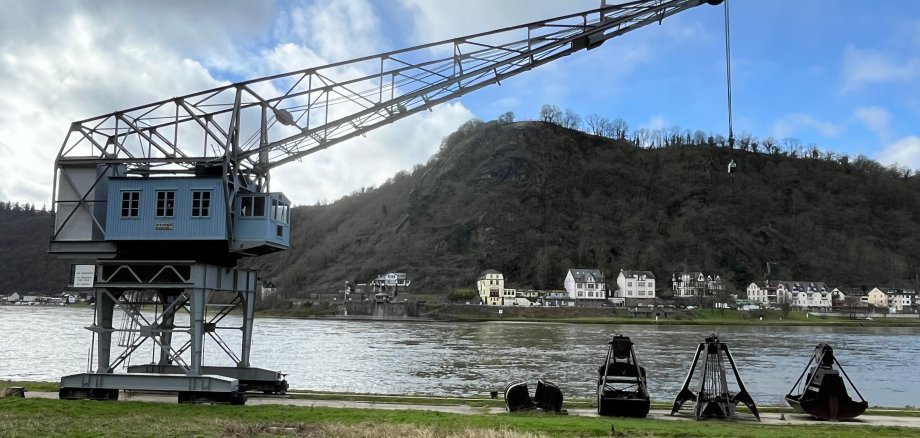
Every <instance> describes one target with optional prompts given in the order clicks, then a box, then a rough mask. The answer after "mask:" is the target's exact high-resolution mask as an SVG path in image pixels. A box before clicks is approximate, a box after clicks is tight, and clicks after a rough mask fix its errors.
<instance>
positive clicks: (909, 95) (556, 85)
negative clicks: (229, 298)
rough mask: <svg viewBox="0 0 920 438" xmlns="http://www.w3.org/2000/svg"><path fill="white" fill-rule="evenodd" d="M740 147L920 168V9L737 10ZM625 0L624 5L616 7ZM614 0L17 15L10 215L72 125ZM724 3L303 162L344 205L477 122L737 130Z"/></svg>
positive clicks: (307, 189)
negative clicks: (553, 118) (758, 142)
mask: <svg viewBox="0 0 920 438" xmlns="http://www.w3.org/2000/svg"><path fill="white" fill-rule="evenodd" d="M730 1H731V3H730V10H731V46H732V47H731V48H732V56H731V65H732V81H733V89H732V93H733V118H734V125H733V126H734V132H735V134H736V136H739V135H741V134H745V133H747V134H751V135H754V136H756V137H759V138H765V137H770V136H772V137H775V138H777V139H783V138H787V137H794V138H798V139H799V140H801V142H802V143H803V144H805V145H808V144H816V145H818V146H819V147H820V148H821V149H822V150H829V151H833V152H835V153H837V154H847V155H849V156H851V157H855V156H857V155H859V154H863V155H865V156H867V157H869V158H872V159H875V160H877V161H879V162H881V163H882V164H885V165H891V164H898V165H900V166H907V167H910V168H912V169H916V170H920V2H918V1H916V0H886V1H879V2H866V1H856V0H808V1H802V0H769V1H766V0H761V1H755V0H730ZM610 3H616V1H615V0H611V1H610ZM599 5H600V3H599V0H594V1H583V0H572V1H565V2H563V1H551V0H503V1H501V2H495V1H492V0H464V1H448V0H333V1H330V0H325V1H324V0H317V1H312V0H300V1H297V0H292V1H280V0H279V1H277V2H271V1H268V0H260V1H255V0H251V1H249V0H234V1H222V0H202V1H179V0H165V1H157V2H129V1H109V2H103V1H71V2H36V1H32V0H5V1H4V2H3V4H2V9H3V13H2V14H0V174H2V175H3V176H4V177H5V178H4V181H3V182H2V183H0V200H9V201H17V202H20V203H25V202H29V203H34V204H36V205H37V206H40V205H47V206H48V207H49V208H50V202H51V199H52V190H53V188H52V178H53V171H54V159H55V157H56V155H57V153H58V151H59V149H60V147H61V143H62V141H63V140H64V137H65V135H66V133H67V130H68V128H69V126H70V123H71V122H73V121H76V120H82V119H86V118H90V117H93V116H97V115H101V114H106V113H110V112H113V111H116V110H119V109H126V108H130V107H133V106H138V105H143V104H146V103H150V102H154V101H159V100H163V99H167V98H170V97H174V96H179V95H183V94H188V93H192V92H196V91H200V90H204V89H208V88H212V87H215V86H220V85H225V84H229V83H233V82H238V81H241V80H245V79H251V78H257V77H262V76H267V75H271V74H277V73H283V72H287V71H292V70H299V69H304V68H308V67H315V66H319V65H324V64H327V63H332V62H338V61H345V60H349V59H353V58H357V57H360V56H365V55H373V54H375V53H381V52H385V51H391V50H397V49H400V48H404V47H410V46H414V45H419V44H424V43H428V42H433V41H437V40H442V39H449V38H455V37H460V36H464V35H468V34H472V33H477V32H483V31H488V30H492V29H496V28H499V27H503V26H510V25H516V24H522V23H527V22H530V21H535V20H542V19H548V18H551V17H555V16H559V15H563V14H568V13H574V12H579V11H582V10H587V9H592V8H596V7H598V6H599ZM724 44H725V42H724V25H723V7H722V6H717V7H716V6H708V5H703V6H700V7H697V8H694V9H691V10H689V11H685V12H682V13H680V14H678V15H675V16H672V17H670V18H668V19H666V20H664V22H663V23H661V24H660V25H659V24H653V25H650V26H646V27H644V28H642V29H639V30H636V31H634V32H631V33H629V34H626V35H623V36H620V37H617V38H614V39H611V40H609V41H607V42H606V43H604V44H603V45H602V46H601V47H599V48H597V49H594V50H590V51H582V52H579V53H577V54H575V55H572V56H569V57H566V58H563V59H561V60H558V61H554V62H552V63H550V64H548V65H545V66H541V67H539V68H537V69H534V70H532V71H529V72H525V73H523V74H521V75H519V76H516V77H514V78H511V79H509V80H505V81H502V84H501V86H497V85H493V86H490V87H487V88H484V89H482V90H479V91H476V92H474V93H471V94H469V95H467V96H464V97H462V98H460V99H456V100H453V101H451V102H449V103H446V104H442V105H440V106H437V107H435V108H434V109H433V111H431V112H424V113H419V114H416V115H414V116H411V117H408V118H406V119H403V120H401V121H398V122H396V123H394V124H391V125H387V126H386V127H383V128H380V129H377V130H375V131H373V132H371V133H369V134H368V135H367V136H366V137H359V138H356V139H353V140H349V141H347V142H345V143H341V144H338V145H336V146H334V147H332V148H330V149H327V150H325V151H322V152H320V153H317V154H313V155H310V156H308V157H306V158H304V159H303V160H302V161H300V162H292V163H288V164H286V165H284V166H281V167H279V168H277V169H275V170H274V171H273V173H272V190H273V191H283V192H284V193H285V194H286V195H287V196H288V197H289V198H290V199H291V200H292V201H293V202H294V203H295V204H297V205H309V204H314V203H318V202H319V203H325V202H332V201H334V200H336V199H338V198H340V197H342V196H344V195H348V194H350V193H353V192H356V191H360V190H361V188H362V187H372V186H379V185H380V184H382V183H384V182H385V181H386V180H387V179H388V178H390V177H392V176H393V175H395V174H396V173H397V172H399V171H401V170H411V169H412V167H413V166H415V165H417V164H420V163H422V164H423V163H425V162H427V161H428V159H429V158H430V157H431V155H432V154H434V153H435V152H436V151H437V150H438V148H439V146H440V143H441V140H442V139H443V138H444V137H445V136H447V135H448V134H450V133H451V132H453V131H454V130H455V129H456V128H457V127H458V126H460V125H461V124H463V123H464V122H466V121H468V120H470V119H473V118H477V119H480V120H484V121H488V120H493V119H496V118H497V117H498V116H499V115H501V114H503V113H505V112H508V111H511V112H513V113H514V114H515V118H516V120H534V119H537V118H538V116H539V111H540V107H541V106H542V105H544V104H552V105H557V106H559V107H560V108H562V109H571V110H573V111H575V112H576V113H578V114H580V115H581V116H582V117H587V116H589V115H592V114H596V115H599V116H603V117H608V118H610V119H614V118H621V119H623V120H625V121H626V122H627V123H628V124H629V127H630V129H631V130H636V129H639V128H649V129H652V128H670V127H672V126H679V127H680V128H682V129H691V130H694V131H695V130H702V131H705V132H711V133H716V134H727V132H728V122H727V109H726V108H727V105H726V80H725V46H724Z"/></svg>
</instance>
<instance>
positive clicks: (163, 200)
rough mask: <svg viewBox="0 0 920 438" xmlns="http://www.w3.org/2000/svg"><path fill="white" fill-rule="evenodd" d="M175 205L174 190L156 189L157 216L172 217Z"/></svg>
mask: <svg viewBox="0 0 920 438" xmlns="http://www.w3.org/2000/svg"><path fill="white" fill-rule="evenodd" d="M175 207H176V192H175V191H174V190H157V217H173V216H174V215H175Z"/></svg>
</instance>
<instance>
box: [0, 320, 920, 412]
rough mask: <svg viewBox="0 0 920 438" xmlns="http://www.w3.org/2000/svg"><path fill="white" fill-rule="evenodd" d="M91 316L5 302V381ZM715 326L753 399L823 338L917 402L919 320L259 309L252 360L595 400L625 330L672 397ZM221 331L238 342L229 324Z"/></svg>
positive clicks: (407, 385)
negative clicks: (651, 321) (752, 322)
mask: <svg viewBox="0 0 920 438" xmlns="http://www.w3.org/2000/svg"><path fill="white" fill-rule="evenodd" d="M116 315H117V313H116ZM116 318H117V316H116ZM229 318H233V316H231V317H229ZM92 319H93V311H92V309H88V308H81V307H37V306H30V307H21V306H0V333H2V338H0V339H2V341H0V346H2V347H0V351H2V354H0V379H12V380H39V381H56V380H58V379H59V378H60V377H61V376H62V375H67V374H73V373H79V372H84V371H86V364H87V353H88V351H89V346H90V341H91V335H90V332H89V331H87V330H85V329H84V328H83V327H84V326H87V325H90V324H91V323H92ZM117 322H118V321H117V319H116V324H117ZM236 324H237V325H239V324H238V323H236ZM711 332H717V333H719V337H720V339H721V340H722V341H723V342H726V343H728V344H729V347H730V349H731V351H732V354H733V356H734V357H735V360H736V362H737V364H738V368H739V371H740V374H741V377H742V379H743V380H744V383H745V386H746V387H747V389H748V392H750V393H751V395H752V396H753V398H754V400H755V401H756V402H757V403H758V404H761V405H782V404H784V402H783V396H784V395H785V394H786V393H787V392H788V391H789V390H790V388H791V387H792V385H793V383H795V380H796V379H797V378H798V377H799V374H800V373H801V372H802V370H803V369H804V368H805V364H806V363H807V362H808V359H809V358H810V355H811V353H812V351H813V349H814V346H815V344H817V343H819V342H827V343H830V344H832V345H833V346H834V350H835V353H836V356H837V359H838V360H839V361H840V362H841V363H842V364H843V366H844V368H845V370H846V372H847V373H848V374H849V376H850V378H851V379H852V380H853V382H854V383H855V384H856V386H857V389H859V391H860V392H861V393H862V395H863V397H865V398H866V400H868V401H869V404H870V405H872V406H889V407H904V406H906V405H913V406H917V405H920V373H918V372H917V369H918V368H917V361H918V359H920V328H897V327H890V328H889V327H885V328H880V327H872V328H862V327H834V328H832V327H756V326H740V327H728V326H726V327H706V326H660V327H659V326H654V325H593V324H554V323H516V322H500V321H499V322H477V323H457V322H403V321H399V322H396V321H346V320H298V319H279V318H257V319H256V323H255V328H254V329H253V346H252V360H251V363H252V365H253V366H257V367H261V368H267V369H271V370H277V371H281V372H284V373H287V374H288V376H287V380H288V382H290V384H291V387H292V388H297V389H309V390H322V391H347V392H359V393H381V394H418V395H456V396H487V395H488V393H489V391H491V390H500V389H501V387H502V386H503V384H504V383H505V382H507V381H509V380H511V379H512V378H514V377H520V378H523V379H525V380H526V381H527V382H528V383H530V385H531V390H532V389H533V385H535V384H536V380H537V379H538V378H543V379H546V380H549V381H552V382H555V383H556V384H558V385H559V386H560V388H562V390H563V393H564V394H565V396H566V397H573V398H574V397H578V398H593V397H594V393H595V384H596V379H597V377H596V376H597V374H596V373H597V367H598V366H599V365H600V364H601V363H602V361H603V358H604V354H605V353H606V342H607V341H608V340H609V339H610V337H611V336H612V335H613V334H616V333H622V334H625V335H628V336H630V337H631V338H632V340H633V342H634V343H635V344H636V346H635V348H636V354H637V355H638V357H639V361H640V363H641V364H642V365H643V366H645V367H646V368H647V369H648V380H649V389H650V392H651V394H652V398H653V399H654V400H656V401H663V402H670V401H672V400H673V398H674V396H675V395H676V394H677V391H678V390H679V389H680V386H681V385H682V383H683V379H684V378H685V377H686V374H687V369H688V367H689V363H690V361H691V360H692V359H693V354H694V353H695V351H696V347H697V345H698V344H699V343H700V342H702V341H703V338H704V337H706V336H707V335H708V334H709V333H711ZM221 336H222V337H223V338H224V339H225V340H227V341H228V342H229V343H230V344H231V345H238V343H239V338H240V336H239V332H238V331H236V330H233V331H228V332H223V333H222V334H221ZM144 348H145V347H142V348H141V350H140V351H144V353H136V354H135V355H134V356H132V361H133V362H132V364H133V365H135V364H141V363H148V362H150V361H151V360H152V358H153V356H152V351H151V350H150V349H149V347H147V350H146V351H145V350H144ZM204 361H205V364H206V365H231V364H232V362H231V361H230V360H229V359H228V358H227V357H226V356H225V355H224V354H223V353H222V352H220V351H219V350H218V347H217V346H216V343H214V342H209V343H207V344H206V350H205V359H204ZM729 380H730V381H731V380H732V379H731V377H729ZM851 396H852V397H853V398H857V399H858V397H856V395H855V394H852V393H851Z"/></svg>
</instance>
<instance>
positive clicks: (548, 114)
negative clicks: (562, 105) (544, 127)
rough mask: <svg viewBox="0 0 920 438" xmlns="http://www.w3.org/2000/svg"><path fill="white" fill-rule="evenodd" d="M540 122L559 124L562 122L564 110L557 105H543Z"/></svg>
mask: <svg viewBox="0 0 920 438" xmlns="http://www.w3.org/2000/svg"><path fill="white" fill-rule="evenodd" d="M540 120H542V121H544V122H547V123H555V124H559V122H560V120H562V110H561V109H559V107H558V106H556V105H543V106H542V107H541V108H540Z"/></svg>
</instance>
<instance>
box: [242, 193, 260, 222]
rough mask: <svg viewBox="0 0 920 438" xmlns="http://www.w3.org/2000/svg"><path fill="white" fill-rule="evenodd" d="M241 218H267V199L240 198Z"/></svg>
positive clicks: (258, 197) (254, 197)
mask: <svg viewBox="0 0 920 438" xmlns="http://www.w3.org/2000/svg"><path fill="white" fill-rule="evenodd" d="M240 216H242V217H263V216H265V197H264V196H242V197H240Z"/></svg>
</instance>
